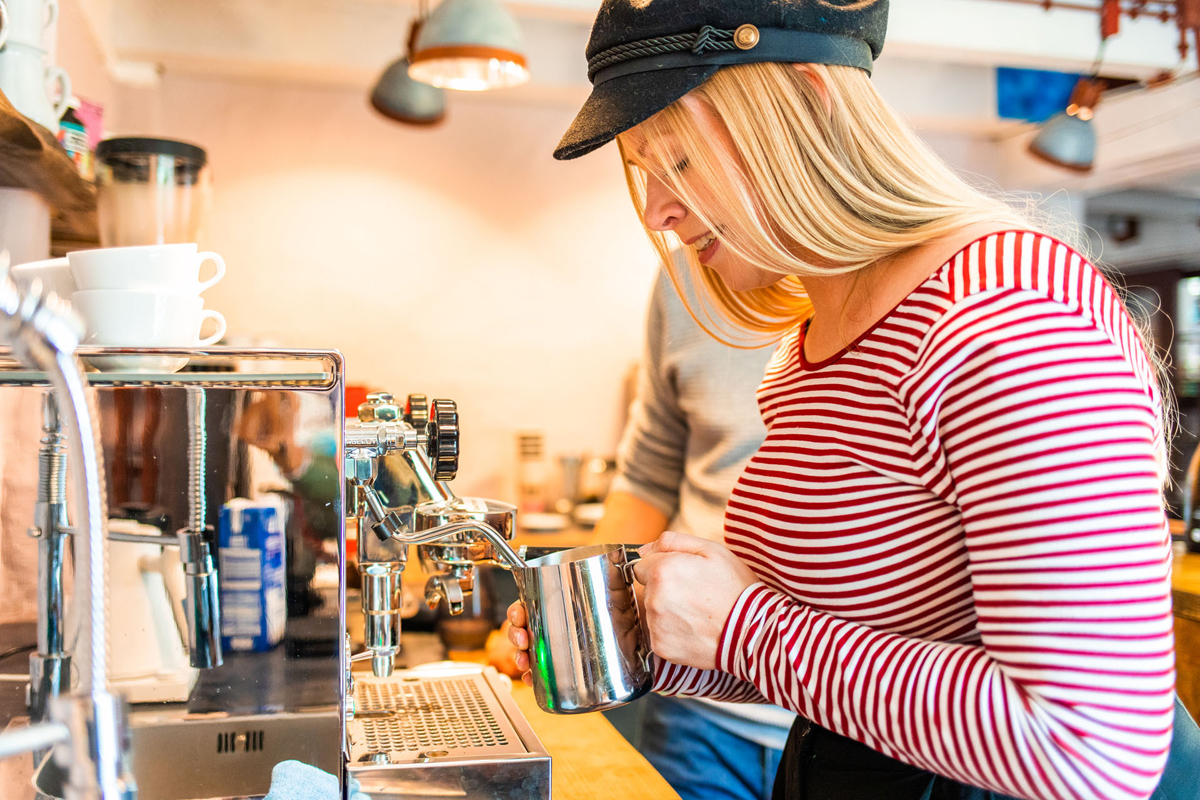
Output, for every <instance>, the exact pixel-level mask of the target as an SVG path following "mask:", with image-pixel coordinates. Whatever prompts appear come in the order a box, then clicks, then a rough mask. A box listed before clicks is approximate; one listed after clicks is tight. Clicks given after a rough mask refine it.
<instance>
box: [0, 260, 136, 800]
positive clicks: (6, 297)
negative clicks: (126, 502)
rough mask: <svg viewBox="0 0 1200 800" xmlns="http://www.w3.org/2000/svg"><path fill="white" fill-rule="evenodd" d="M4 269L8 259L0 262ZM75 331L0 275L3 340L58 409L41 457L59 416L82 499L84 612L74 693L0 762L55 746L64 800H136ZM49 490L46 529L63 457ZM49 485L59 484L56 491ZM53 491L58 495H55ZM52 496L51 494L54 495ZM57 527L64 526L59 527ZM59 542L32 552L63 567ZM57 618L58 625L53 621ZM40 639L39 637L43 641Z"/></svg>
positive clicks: (52, 462)
mask: <svg viewBox="0 0 1200 800" xmlns="http://www.w3.org/2000/svg"><path fill="white" fill-rule="evenodd" d="M0 261H3V262H4V263H3V264H2V265H0V266H2V267H7V258H6V257H0ZM79 331H80V326H79V323H78V321H77V320H76V318H75V317H74V315H73V314H72V313H71V312H70V310H69V309H68V308H66V307H65V306H63V305H62V304H61V302H60V301H59V300H58V298H57V297H55V296H54V295H53V294H49V293H46V294H43V291H42V286H41V282H40V281H36V280H35V281H33V282H32V284H31V285H30V287H29V288H28V289H27V290H23V289H21V288H18V287H17V285H16V284H15V283H13V281H12V279H11V278H9V277H8V276H7V275H2V276H0V341H4V342H5V343H7V344H9V345H10V346H11V347H12V349H13V353H14V355H16V357H17V358H19V359H20V360H21V361H22V362H23V363H24V364H26V365H28V366H29V367H30V368H32V369H37V370H40V371H42V372H45V373H46V375H47V376H48V377H49V380H50V384H51V386H52V387H53V389H54V392H55V396H56V399H57V403H56V404H55V405H54V406H53V407H48V408H47V410H46V414H45V418H44V422H45V423H46V426H45V427H46V428H47V436H46V437H45V439H44V440H43V452H46V453H49V452H51V451H54V452H55V453H57V454H58V455H59V456H61V452H60V451H59V449H58V448H61V445H62V441H63V440H62V438H61V437H59V435H58V434H57V433H55V432H54V429H57V428H58V427H59V426H58V420H59V419H60V418H61V420H62V422H63V423H64V424H65V427H66V430H67V437H66V444H67V448H68V449H69V450H70V452H71V458H70V459H69V463H70V466H71V467H72V471H73V478H74V485H75V487H76V490H77V491H78V492H79V497H78V498H77V499H78V501H79V502H78V513H79V520H80V533H81V535H79V536H77V537H75V541H74V546H75V563H76V570H75V602H77V603H79V604H80V606H81V608H82V609H84V610H85V611H86V614H84V615H81V618H86V619H87V625H86V627H85V628H84V629H83V630H82V632H81V633H82V636H81V648H80V650H81V653H80V655H81V657H80V658H78V659H77V662H78V663H77V666H78V670H79V686H78V689H77V690H76V691H75V692H72V693H71V694H56V695H54V696H43V697H42V698H41V699H42V700H43V701H44V702H43V703H42V708H43V713H44V714H45V718H44V721H37V722H34V723H33V724H31V725H29V726H28V727H26V728H22V729H19V730H16V731H13V732H11V733H6V734H0V757H4V756H7V755H13V754H16V753H21V752H29V751H37V750H40V749H44V748H48V747H54V748H55V750H54V757H55V759H56V760H57V761H58V763H59V764H61V765H64V766H66V767H67V768H68V781H67V786H66V798H67V800H133V798H135V797H136V795H137V787H136V786H135V784H134V781H133V777H132V775H131V774H130V772H129V737H128V732H127V728H126V711H125V705H124V701H123V700H122V699H121V698H120V697H118V696H115V695H112V694H109V692H108V690H107V687H108V673H107V655H108V653H107V647H108V643H107V638H106V636H105V617H106V611H107V609H106V606H107V600H108V591H107V590H108V586H107V583H106V581H107V569H106V567H107V560H108V559H107V555H108V554H107V548H106V544H105V541H104V534H105V527H106V523H107V519H108V514H107V509H106V504H105V489H104V465H103V455H102V450H101V447H100V434H99V430H98V429H97V427H96V418H97V416H96V413H95V409H94V407H93V405H92V399H91V397H90V396H89V395H88V393H87V391H86V387H87V381H86V379H85V378H84V376H83V368H82V366H81V365H80V363H79V361H78V359H76V358H75V355H74V353H75V348H76V346H77V345H78V344H79ZM42 466H43V469H44V470H46V474H47V475H48V484H47V485H48V486H49V487H50V490H48V491H47V492H46V493H44V494H43V493H42V492H40V491H39V496H38V506H37V510H38V513H39V519H38V522H39V524H47V525H48V527H53V526H54V525H57V524H58V523H60V522H61V521H62V518H61V516H60V512H61V510H62V509H61V508H60V507H58V506H59V504H60V500H61V496H62V494H61V492H59V491H58V490H59V489H61V488H62V485H63V481H62V478H63V477H64V472H63V469H62V460H61V459H60V458H57V457H56V458H52V459H47V460H44V461H43V465H42ZM54 482H57V484H55V483H54ZM55 486H57V488H55ZM51 490H53V491H51ZM59 527H61V526H59ZM62 545H63V543H62V540H61V538H60V539H57V540H55V541H54V542H53V546H48V547H45V548H40V549H41V550H42V552H41V553H39V555H45V557H46V559H47V560H48V561H49V560H52V559H54V558H57V559H58V560H59V561H60V562H61V558H62V555H63V554H62ZM59 580H60V584H59V585H58V586H50V585H46V586H43V587H41V588H42V589H43V590H44V591H42V592H41V593H39V606H40V605H42V604H43V603H44V604H46V605H47V606H50V605H55V606H57V607H58V608H60V609H61V603H62V587H61V572H60V573H59ZM60 621H61V618H60ZM43 633H44V634H45V636H43V635H42V634H43ZM61 637H62V630H61V624H60V626H59V627H57V628H55V629H54V630H50V629H49V628H47V629H46V630H45V631H43V632H40V633H39V650H43V649H44V650H47V651H50V650H56V651H57V652H59V653H61V645H62V642H61ZM39 663H41V664H42V665H43V666H46V665H50V666H49V668H48V671H49V673H52V674H54V675H56V676H57V680H58V681H59V684H58V687H57V688H59V689H61V688H63V685H64V683H63V680H64V679H65V677H66V675H67V671H66V670H65V668H64V667H65V665H64V664H63V663H62V661H61V660H59V661H55V660H54V659H47V660H46V661H44V662H39Z"/></svg>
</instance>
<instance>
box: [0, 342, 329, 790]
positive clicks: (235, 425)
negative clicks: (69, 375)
mask: <svg viewBox="0 0 1200 800" xmlns="http://www.w3.org/2000/svg"><path fill="white" fill-rule="evenodd" d="M78 353H79V355H80V356H82V358H83V360H84V363H85V364H86V363H88V362H89V361H92V362H94V363H99V364H101V365H103V366H106V367H108V369H107V370H106V371H103V372H98V371H90V372H88V373H87V375H86V377H87V379H88V385H89V388H88V392H89V393H90V394H91V395H92V399H93V401H94V407H95V408H96V409H97V412H98V420H99V426H98V427H99V429H100V432H101V440H102V450H103V461H104V465H105V469H104V475H105V479H106V480H105V483H106V494H107V507H108V518H109V519H110V520H115V519H124V520H133V521H134V522H135V523H136V524H124V525H120V526H119V525H116V524H112V525H110V526H108V528H109V529H108V536H107V538H108V553H109V559H108V562H109V564H110V567H111V566H112V565H114V564H116V563H123V564H135V565H136V564H137V563H138V559H141V563H142V564H143V566H145V565H146V564H147V563H151V562H152V563H153V569H149V568H146V569H145V570H144V571H143V572H142V575H141V580H138V579H137V578H136V575H135V577H134V578H133V579H131V580H129V581H125V583H127V584H128V583H131V582H132V583H135V584H136V588H131V587H130V586H128V585H125V586H121V587H117V588H119V589H120V591H119V592H118V591H115V590H114V591H113V592H111V593H110V594H111V601H110V602H111V603H113V604H114V605H112V606H111V608H110V611H111V613H110V614H109V616H108V639H109V643H110V647H109V651H110V654H109V674H108V682H109V686H110V688H111V690H112V691H113V692H114V693H118V694H120V695H122V696H124V697H126V699H128V700H131V701H132V705H131V706H130V711H129V729H128V730H129V738H130V741H131V748H130V761H131V766H132V773H133V776H134V779H135V780H136V782H137V784H138V791H137V796H138V797H139V798H140V800H197V799H198V798H212V797H223V798H234V797H255V796H261V795H263V794H265V793H266V792H267V790H268V789H269V788H270V782H271V769H272V767H273V766H274V765H275V764H276V763H278V762H280V761H283V760H286V759H296V760H300V761H304V762H307V763H309V764H313V765H315V766H317V767H320V768H321V769H323V770H326V771H328V772H330V773H333V774H335V775H336V774H340V773H341V772H342V763H343V758H342V750H343V747H342V743H343V741H344V733H345V727H344V721H345V707H344V701H343V695H342V689H341V685H342V678H343V675H344V674H345V673H344V668H345V665H344V663H343V659H344V657H345V656H344V646H343V643H344V631H345V616H344V586H343V585H342V581H341V580H340V576H341V575H343V574H344V565H345V535H344V530H345V528H344V521H345V512H344V510H343V509H344V496H345V495H344V486H345V479H344V474H343V464H342V448H343V423H344V419H343V417H344V409H343V404H344V378H343V363H342V358H341V355H340V354H338V353H336V352H332V351H267V350H236V349H225V348H210V349H203V350H200V349H195V350H193V349H153V350H148V349H147V350H137V351H125V350H121V351H118V350H116V349H114V348H106V349H104V350H103V351H100V350H95V349H89V348H80V349H79V351H78ZM101 354H102V355H101ZM101 358H103V359H108V360H107V361H99V360H98V359H101ZM0 359H2V357H0ZM181 362H185V363H186V366H185V367H184V368H183V369H182V370H180V371H178V372H172V371H171V370H172V369H175V368H177V367H178V366H179V365H180V363H181ZM114 365H115V366H119V367H120V368H121V369H120V370H114V369H112V367H113V366H114ZM0 393H5V397H6V401H7V402H6V404H5V408H6V409H9V410H13V411H14V413H12V414H10V415H8V416H7V417H6V418H5V419H3V420H0V427H3V428H4V429H5V430H4V432H3V435H5V437H6V438H5V440H6V441H7V442H10V443H15V446H16V447H20V448H26V447H27V448H29V449H31V450H32V451H34V452H36V453H38V456H39V464H40V465H39V471H40V477H41V478H42V485H40V486H39V492H38V502H37V508H36V509H35V508H33V507H32V506H33V503H31V504H30V505H31V507H30V509H29V512H30V514H31V517H32V518H33V523H34V527H33V528H31V531H30V537H32V539H33V540H32V541H29V542H28V546H30V547H34V548H40V550H39V575H38V581H37V586H38V588H37V591H38V593H39V615H38V616H39V620H38V640H39V647H38V652H37V653H35V654H34V657H33V658H32V659H31V672H32V678H33V680H32V685H31V687H30V697H29V700H30V704H29V705H30V716H31V717H32V718H33V720H32V721H33V722H38V721H39V720H40V715H42V714H44V709H45V708H46V707H47V705H48V704H49V703H51V702H52V701H53V699H54V698H53V695H55V694H59V693H62V692H66V691H67V689H68V682H69V681H70V677H68V676H71V675H73V674H74V673H75V672H76V670H75V669H74V668H73V665H72V662H71V658H72V655H73V653H74V652H75V651H76V649H77V646H78V645H77V634H76V629H77V627H78V623H77V622H76V621H75V620H74V619H73V615H72V611H71V608H70V606H69V605H68V604H66V603H65V602H64V597H63V591H62V586H63V580H62V570H63V568H64V562H65V561H66V559H65V558H64V557H63V554H64V551H68V550H69V546H70V539H71V537H72V536H73V535H75V531H74V529H73V527H72V523H73V521H74V520H72V519H71V518H70V514H69V513H68V511H69V509H67V507H66V504H65V502H61V501H62V499H63V498H62V497H60V495H62V494H63V492H62V484H63V483H64V482H65V480H66V476H67V475H68V474H69V472H70V471H69V470H68V469H67V468H66V467H67V465H66V464H65V461H64V459H65V456H64V455H63V453H62V452H61V451H62V450H63V448H62V446H61V439H62V435H61V433H60V432H59V431H58V430H57V425H56V417H55V414H54V413H53V407H52V405H50V406H48V405H47V404H48V403H52V402H53V398H52V397H51V396H50V392H49V389H48V387H47V384H46V381H45V376H43V375H41V374H40V373H37V372H32V371H28V370H26V369H25V368H23V367H22V366H21V365H20V364H18V363H16V362H12V361H7V362H6V361H3V360H0ZM235 498H241V499H242V500H239V501H238V502H239V503H243V504H245V505H249V506H251V507H254V508H267V509H273V510H272V511H270V512H269V513H264V514H260V515H259V517H256V518H266V519H270V520H274V522H273V523H272V526H277V527H273V528H272V534H273V538H272V539H271V540H270V541H271V543H272V544H271V547H272V548H273V550H272V552H271V553H267V552H266V551H263V552H260V551H258V550H256V549H254V548H255V546H256V545H255V544H254V543H252V542H250V541H249V540H248V538H247V536H246V535H245V534H246V533H247V532H246V531H241V530H232V531H231V530H229V527H230V525H229V522H228V518H229V515H228V514H227V515H225V516H226V518H227V519H226V523H225V528H226V530H225V532H224V533H225V535H224V537H223V536H222V521H221V517H222V514H221V509H222V506H225V505H226V504H227V503H229V502H230V501H232V500H234V499H235ZM51 512H53V513H51ZM22 535H23V532H22ZM64 543H65V544H64ZM119 548H133V549H134V550H135V554H134V556H131V557H126V556H125V555H123V553H124V552H125V551H123V550H119ZM268 556H270V557H273V558H274V559H275V561H273V562H272V565H273V569H272V570H269V569H268V568H267V567H266V566H265V565H266V561H267V559H268ZM126 569H127V571H129V572H130V573H131V574H133V573H136V570H137V568H136V566H130V567H127V568H126ZM122 604H128V606H127V607H122ZM151 605H153V606H154V608H152V610H151V611H150V612H143V611H142V609H143V607H147V606H151ZM135 609H136V612H137V613H134V611H135ZM134 620H136V622H137V624H136V625H135V624H133V623H132V621H134ZM149 622H153V623H154V624H153V625H149V624H148V623H149ZM260 622H261V623H262V624H261V626H260V625H259V623H260ZM148 627H150V628H153V631H154V632H153V634H150V635H147V634H146V629H147V628H148ZM260 627H261V629H262V631H264V635H263V636H260V637H258V638H255V637H254V636H251V635H249V634H248V633H247V632H248V631H253V630H257V629H259V628H260ZM127 628H128V630H127ZM268 632H269V634H270V635H269V636H267V635H266V633H268ZM156 637H157V638H156ZM147 653H153V654H154V655H155V658H153V659H148V658H147V657H146V654H147ZM160 653H161V654H164V655H162V656H161V657H159V654H160ZM172 653H176V654H177V655H178V658H173V657H172V656H171V654H172ZM147 665H149V666H147ZM168 677H169V678H170V681H168V680H167V678H168ZM166 685H170V686H171V687H174V688H173V690H172V691H174V692H176V694H175V695H173V696H170V697H167V698H166V699H167V700H168V702H161V700H163V699H164V698H163V697H161V696H159V695H153V694H147V693H145V692H144V691H143V690H144V688H145V687H146V686H166ZM139 696H146V697H147V699H154V700H155V701H157V702H153V703H149V702H147V703H142V702H138V697H139ZM27 723H28V720H26V721H25V724H27ZM20 724H21V721H20V720H14V721H13V723H11V724H10V726H9V727H10V729H11V728H13V727H17V726H19V725H20ZM38 755H44V753H41V754H38ZM37 763H39V768H38V770H37V773H36V778H35V780H36V785H37V787H38V789H39V790H40V791H42V792H43V793H44V794H46V795H48V796H50V797H62V796H64V793H65V792H64V788H65V787H63V786H62V785H61V784H62V782H63V779H64V775H63V774H62V772H61V770H60V769H58V768H57V766H56V764H55V763H54V759H53V758H43V759H40V760H38V762H37ZM32 792H33V787H32V786H28V785H22V786H7V785H6V786H3V787H0V796H3V797H5V798H6V800H7V799H8V798H13V800H19V799H20V798H23V797H24V796H25V795H26V794H29V796H30V797H32Z"/></svg>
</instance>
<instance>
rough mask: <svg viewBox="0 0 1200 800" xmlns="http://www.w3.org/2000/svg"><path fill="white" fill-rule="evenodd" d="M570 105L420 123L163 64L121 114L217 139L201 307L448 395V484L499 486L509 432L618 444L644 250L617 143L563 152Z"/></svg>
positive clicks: (386, 382) (316, 91) (364, 376)
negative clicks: (451, 429) (454, 450)
mask: <svg viewBox="0 0 1200 800" xmlns="http://www.w3.org/2000/svg"><path fill="white" fill-rule="evenodd" d="M571 117H572V114H571V112H570V111H569V110H565V109H561V108H539V107H531V106H520V107H514V106H510V105H500V104H496V103H494V102H488V101H487V100H485V99H471V100H461V99H459V98H455V99H453V100H452V101H451V107H450V110H449V114H448V119H447V122H446V123H445V124H444V125H443V126H441V127H439V128H434V129H431V130H424V129H414V128H408V127H404V126H400V125H397V124H395V123H392V122H389V121H386V120H384V119H382V118H380V117H378V116H377V115H376V114H375V112H374V111H373V110H372V109H371V108H370V107H369V105H368V104H367V100H366V96H365V91H364V92H361V93H360V92H353V91H348V90H342V89H320V88H298V87H292V86H288V85H284V84H269V83H263V84H253V83H239V82H234V81H227V80H219V81H217V80H204V79H196V78H184V77H175V76H171V75H168V76H166V78H165V79H164V81H163V83H162V84H161V85H160V86H159V87H157V88H155V89H150V90H147V89H123V90H122V91H121V92H120V93H119V94H118V98H117V114H116V119H118V120H119V128H118V129H115V130H114V131H113V132H114V133H125V134H135V133H136V134H154V135H163V136H173V137H180V138H184V139H189V140H192V141H195V142H198V143H200V144H202V145H203V146H204V147H205V148H206V149H207V150H208V152H209V154H210V157H211V164H212V171H213V178H214V189H215V191H214V204H213V212H212V215H211V224H210V226H209V229H210V230H209V235H208V237H207V241H206V242H203V243H202V244H204V245H206V246H210V247H212V248H213V249H215V250H217V251H219V252H220V253H222V254H223V255H224V256H225V258H226V260H227V261H228V265H229V272H228V275H227V276H226V278H225V280H224V281H223V282H222V283H221V284H219V285H218V286H216V287H214V288H213V289H211V290H210V291H209V292H208V294H207V298H208V303H207V305H208V307H211V308H216V309H219V310H220V311H222V312H223V313H224V314H225V315H226V317H227V318H228V320H229V324H230V333H231V334H232V333H236V334H248V335H252V336H256V337H266V338H269V339H271V340H273V341H275V342H276V343H278V344H280V345H284V346H297V347H324V348H337V349H340V350H341V351H342V352H343V353H344V354H345V355H346V361H347V371H348V374H349V379H350V381H352V382H356V383H366V384H370V385H371V386H375V387H383V388H387V389H389V390H391V391H393V392H395V393H397V394H407V393H409V392H424V393H427V394H429V395H430V396H447V397H451V398H453V399H455V400H457V401H458V403H459V408H460V411H461V415H462V419H463V452H464V457H463V463H462V469H461V472H460V475H461V477H460V478H459V479H458V481H457V482H456V483H455V484H454V485H455V487H456V490H457V491H459V492H460V493H462V494H483V495H489V496H496V497H500V498H508V497H511V496H512V487H511V479H510V475H511V472H512V469H511V468H512V465H513V462H514V459H515V443H514V432H515V431H516V429H517V428H518V427H521V426H523V425H530V424H537V425H541V426H542V427H544V428H545V430H546V432H547V448H548V450H549V451H550V453H552V454H553V453H556V452H566V451H580V450H589V451H592V452H597V453H603V454H607V453H611V452H612V450H613V448H614V445H615V442H616V439H617V436H618V434H619V426H620V424H621V418H622V415H623V413H624V410H623V408H622V407H621V406H622V403H621V400H620V398H621V390H622V385H621V381H622V378H623V376H624V373H625V371H626V370H627V368H628V366H629V364H630V362H631V361H633V360H634V359H636V358H637V356H638V354H639V349H640V342H641V336H642V330H643V315H644V311H645V304H646V300H647V297H648V293H649V289H650V285H651V282H652V280H653V277H654V269H655V267H654V258H653V255H652V251H651V249H650V246H649V244H648V243H647V241H646V239H645V236H644V234H643V233H642V230H641V227H640V226H639V224H638V222H637V219H636V217H635V215H634V213H633V210H632V206H631V204H630V202H629V198H628V194H627V192H626V189H625V184H624V179H623V176H622V171H621V168H620V165H619V162H618V157H617V154H616V151H615V149H609V150H606V151H604V152H601V153H598V154H596V155H595V156H593V157H591V158H585V159H582V160H579V161H573V162H566V163H562V162H557V161H554V160H552V159H551V158H550V152H551V151H552V149H553V147H554V145H555V144H556V143H557V140H558V137H559V136H560V135H561V133H562V132H563V131H564V130H565V129H566V127H567V125H568V124H569V122H570V120H571Z"/></svg>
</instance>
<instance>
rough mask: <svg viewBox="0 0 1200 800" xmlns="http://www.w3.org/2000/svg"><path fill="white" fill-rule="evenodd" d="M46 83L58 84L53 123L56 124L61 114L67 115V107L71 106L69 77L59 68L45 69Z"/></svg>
mask: <svg viewBox="0 0 1200 800" xmlns="http://www.w3.org/2000/svg"><path fill="white" fill-rule="evenodd" d="M46 83H47V85H53V84H55V83H57V84H58V88H59V95H58V102H57V103H55V104H54V121H55V122H58V121H59V120H60V119H62V116H63V114H65V113H67V106H69V105H70V104H71V76H70V75H68V74H67V71H66V70H65V69H63V68H62V67H60V66H57V65H55V66H53V67H47V68H46Z"/></svg>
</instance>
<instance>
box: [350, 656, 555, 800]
mask: <svg viewBox="0 0 1200 800" xmlns="http://www.w3.org/2000/svg"><path fill="white" fill-rule="evenodd" d="M354 700H355V714H354V716H353V717H352V718H351V719H350V720H349V721H348V722H347V723H346V737H347V745H348V747H347V749H348V751H349V756H350V759H349V764H348V770H349V773H350V776H351V777H352V778H354V779H355V780H357V781H358V784H359V787H358V788H359V791H361V792H362V793H363V794H366V795H368V796H369V797H371V798H373V800H387V799H389V798H399V797H459V798H485V797H486V798H494V797H507V796H516V797H523V798H524V797H528V798H549V797H550V755H549V753H547V752H546V749H545V748H544V747H543V746H542V744H541V742H539V741H538V739H537V736H536V735H534V732H533V729H532V728H531V727H530V726H529V723H528V722H527V721H526V720H525V718H524V717H523V716H522V715H521V712H520V710H519V709H518V708H517V705H516V703H515V702H513V699H512V694H511V692H510V691H509V689H508V687H506V686H505V685H504V684H503V683H502V682H501V680H500V678H499V676H498V675H497V673H496V671H495V670H494V669H492V668H490V667H488V668H486V669H483V670H480V669H479V668H473V669H470V670H469V671H468V670H466V669H463V668H461V667H458V666H454V667H448V668H446V669H444V670H443V669H439V668H436V667H428V668H426V667H423V668H421V669H417V670H401V671H398V672H396V673H394V674H392V675H391V676H389V677H386V678H376V677H374V676H372V675H369V674H368V675H362V674H356V675H355V676H354Z"/></svg>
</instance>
